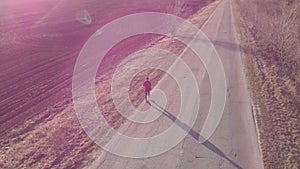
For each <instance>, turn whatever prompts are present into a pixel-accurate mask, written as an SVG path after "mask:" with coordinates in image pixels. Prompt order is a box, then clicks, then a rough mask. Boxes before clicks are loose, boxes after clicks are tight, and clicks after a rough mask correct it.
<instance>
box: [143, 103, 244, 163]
mask: <svg viewBox="0 0 300 169" xmlns="http://www.w3.org/2000/svg"><path fill="white" fill-rule="evenodd" d="M146 103H147V104H149V105H150V106H151V107H153V108H154V109H156V110H157V111H159V112H161V113H162V114H163V115H165V116H166V117H168V118H169V119H171V120H172V121H173V122H174V123H175V124H176V125H178V126H179V127H180V128H182V129H183V130H185V131H186V132H187V133H189V135H190V136H192V137H193V138H194V139H196V140H197V141H199V140H202V139H203V137H202V136H201V135H200V134H199V133H197V132H196V131H195V130H193V129H192V128H191V127H190V126H188V125H187V124H185V123H183V122H181V121H180V120H179V119H177V118H176V117H175V116H174V115H173V114H171V113H170V112H168V111H167V110H165V109H164V108H162V107H161V106H160V105H159V104H157V103H156V102H155V101H154V100H150V101H149V100H148V101H147V102H146ZM202 144H203V145H204V146H205V147H206V148H208V149H209V150H211V151H213V152H214V153H216V154H218V155H220V156H221V157H223V158H224V159H226V160H227V161H228V162H230V163H231V164H232V165H234V166H235V167H236V168H238V169H242V167H240V166H239V165H238V164H236V163H235V162H234V161H232V160H231V159H229V158H228V157H227V156H226V155H225V154H224V153H223V152H222V151H221V150H220V149H219V148H218V147H216V146H215V145H214V144H212V143H211V142H209V141H208V140H206V141H205V142H204V143H202Z"/></svg>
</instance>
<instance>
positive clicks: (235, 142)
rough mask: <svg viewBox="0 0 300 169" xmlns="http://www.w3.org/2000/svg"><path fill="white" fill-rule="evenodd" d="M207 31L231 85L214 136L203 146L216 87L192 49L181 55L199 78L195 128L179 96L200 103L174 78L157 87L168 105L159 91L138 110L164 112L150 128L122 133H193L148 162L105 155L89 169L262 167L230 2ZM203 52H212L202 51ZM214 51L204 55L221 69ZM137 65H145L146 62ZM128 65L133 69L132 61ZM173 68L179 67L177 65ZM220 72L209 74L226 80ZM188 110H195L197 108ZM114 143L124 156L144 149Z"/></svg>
mask: <svg viewBox="0 0 300 169" xmlns="http://www.w3.org/2000/svg"><path fill="white" fill-rule="evenodd" d="M202 31H203V32H204V33H205V34H206V35H207V37H208V38H209V39H210V40H211V42H212V43H213V44H214V45H215V48H216V50H217V52H218V54H219V57H220V59H221V61H222V63H223V66H224V71H225V77H226V86H227V88H226V91H227V95H226V103H225V108H224V113H223V116H222V118H221V121H220V123H219V124H218V126H217V128H216V130H215V131H214V132H213V134H212V136H211V137H209V139H208V140H207V141H206V142H204V143H202V142H201V131H202V130H203V127H206V126H205V119H206V118H207V117H208V112H209V111H208V110H209V106H210V104H212V103H211V99H212V92H211V89H212V86H213V84H211V83H210V78H209V77H208V74H207V71H205V69H204V68H203V64H202V63H201V62H200V63H199V61H197V60H194V59H195V57H194V56H193V53H192V52H191V51H189V50H184V52H183V53H182V54H181V55H180V56H181V58H182V59H183V60H184V61H185V62H186V63H187V64H188V65H189V67H190V68H191V69H192V70H193V72H194V73H195V74H196V79H197V82H198V83H199V84H200V85H199V89H200V98H201V99H200V109H199V112H198V117H197V119H196V123H195V125H194V126H188V125H186V123H185V122H183V121H182V120H181V119H180V117H178V116H177V115H178V112H179V110H178V107H176V106H177V105H178V100H180V98H182V99H184V100H185V101H187V102H193V101H194V104H197V101H196V102H195V100H197V98H196V97H194V96H193V95H189V96H185V97H181V96H180V91H179V89H178V86H177V85H175V84H174V81H172V78H170V77H165V78H163V79H162V80H161V81H160V82H159V83H158V85H157V86H156V87H155V89H159V90H160V91H163V92H164V93H165V96H166V98H165V99H166V100H167V102H168V103H167V106H164V105H165V104H166V103H165V101H166V100H164V99H161V98H162V97H164V96H163V95H162V94H161V93H159V92H157V91H155V92H154V93H156V94H154V96H153V97H152V98H151V101H150V103H149V105H147V104H146V103H145V102H144V103H142V104H141V105H140V107H139V108H140V109H143V108H144V109H145V107H146V108H149V107H150V109H151V108H152V109H153V111H157V112H159V113H160V114H161V116H160V117H159V118H158V119H156V120H155V121H153V122H152V123H150V124H147V125H145V124H132V123H131V122H128V123H127V124H124V125H123V126H122V127H121V129H120V130H121V131H122V132H123V133H125V135H129V136H134V137H151V136H154V135H156V134H159V133H161V132H162V131H164V130H165V129H167V128H168V127H170V126H171V125H172V124H173V125H176V126H177V127H178V128H181V129H182V131H185V132H187V134H188V135H187V136H186V137H185V138H184V140H183V141H181V142H180V143H179V144H177V145H176V146H175V147H174V148H172V149H171V150H169V151H166V152H165V153H163V154H160V155H157V156H154V157H149V158H142V159H132V158H125V157H120V156H117V155H113V154H111V153H104V154H102V155H101V156H100V157H99V158H98V159H97V160H96V161H95V162H94V163H92V164H91V165H90V166H89V167H90V168H101V169H106V168H118V169H125V168H130V169H133V168H134V169H152V168H153V169H154V168H170V169H171V168H174V169H175V168H180V169H193V168H195V169H196V168H197V169H198V168H226V169H227V168H233V169H234V168H246V169H247V168H249V169H260V168H262V161H261V156H260V151H259V147H258V140H257V135H256V131H255V124H254V120H253V116H252V112H251V111H252V110H251V103H250V100H249V96H248V92H247V88H246V81H245V78H244V73H243V68H242V59H241V56H240V51H239V45H238V41H237V37H236V32H235V28H234V21H233V17H232V11H231V6H230V1H229V0H223V1H222V2H221V4H220V5H219V6H218V8H217V9H216V11H215V12H214V14H213V15H212V16H211V17H210V19H209V20H208V21H207V23H206V24H205V25H204V26H203V27H202ZM192 40H194V41H196V43H208V42H206V41H205V40H203V39H192ZM201 47H203V48H204V47H205V45H204V46H203V45H199V48H201ZM202 51H207V50H205V49H203V50H202ZM211 53H212V52H211V51H207V52H205V53H203V55H204V58H205V57H206V59H207V64H208V65H209V66H211V67H212V68H215V69H216V66H219V65H218V64H217V63H216V60H214V59H211V58H210V56H211V55H212V54H211ZM204 60H205V59H204ZM138 62H139V63H143V62H142V61H138ZM149 62H151V61H149V60H148V64H149ZM204 62H205V61H204ZM128 64H129V65H130V63H128ZM173 66H174V67H176V66H177V65H176V63H174V64H173ZM173 71H174V70H173ZM216 73H217V72H215V73H212V74H210V75H212V76H216V78H217V79H215V81H214V82H217V81H218V80H222V78H221V76H218V75H217V74H216ZM177 74H180V75H181V76H180V75H179V76H180V78H179V79H176V80H178V81H183V82H186V83H191V81H186V79H185V78H187V75H186V72H185V71H179V72H177ZM218 85H219V89H217V91H218V90H222V86H221V85H222V83H221V82H220V83H219V84H217V86H218ZM181 106H182V105H181ZM212 106H214V105H212ZM189 110H190V111H193V106H191V107H190V109H189ZM148 113H149V112H148ZM185 113H187V112H185ZM144 118H145V119H146V118H147V116H144ZM133 119H134V118H133ZM122 128H123V129H122ZM174 135H176V134H174ZM169 139H176V137H174V138H173V137H170V138H168V139H165V140H164V142H165V144H164V145H165V146H167V145H169V144H171V143H170V142H171V141H170V140H169ZM110 144H111V146H112V147H118V149H119V151H120V152H130V151H133V152H135V153H138V151H139V146H141V145H137V144H135V143H130V142H122V141H120V136H115V137H113V138H112V140H111V141H110ZM157 146H158V145H157ZM154 148H155V147H154ZM152 149H153V147H148V148H145V150H144V151H146V152H149V151H153V150H152Z"/></svg>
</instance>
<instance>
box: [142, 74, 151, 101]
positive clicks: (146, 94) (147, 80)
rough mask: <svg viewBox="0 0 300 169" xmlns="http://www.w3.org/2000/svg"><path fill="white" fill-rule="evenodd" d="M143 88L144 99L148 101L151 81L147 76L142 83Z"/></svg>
mask: <svg viewBox="0 0 300 169" xmlns="http://www.w3.org/2000/svg"><path fill="white" fill-rule="evenodd" d="M143 86H144V88H145V100H146V102H148V97H149V98H150V91H151V82H150V81H149V77H146V81H145V82H144V84H143Z"/></svg>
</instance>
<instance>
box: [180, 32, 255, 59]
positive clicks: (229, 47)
mask: <svg viewBox="0 0 300 169" xmlns="http://www.w3.org/2000/svg"><path fill="white" fill-rule="evenodd" d="M176 37H180V38H182V39H188V40H189V41H191V40H196V41H201V42H203V43H206V44H211V43H212V44H213V45H214V47H216V48H223V49H227V50H230V51H238V52H241V53H245V54H250V56H251V55H252V53H251V51H250V50H249V49H247V48H245V47H243V46H241V45H240V44H236V43H234V42H225V41H214V40H207V39H202V38H201V39H200V38H195V37H189V36H187V37H184V36H176Z"/></svg>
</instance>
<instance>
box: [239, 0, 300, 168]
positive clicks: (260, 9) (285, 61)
mask: <svg viewBox="0 0 300 169" xmlns="http://www.w3.org/2000/svg"><path fill="white" fill-rule="evenodd" d="M233 10H234V15H235V20H236V27H237V31H238V33H239V34H240V40H241V50H242V52H243V57H244V65H245V68H246V75H247V81H248V87H249V89H250V94H251V97H252V101H253V110H254V113H255V120H256V123H257V128H258V131H259V132H258V133H259V141H260V148H261V151H262V156H263V162H264V167H265V168H267V169H277V168H278V169H279V168H280V169H281V168H289V169H298V168H300V160H299V159H300V76H299V75H300V26H299V25H300V2H299V1H297V0H285V1H277V0H265V1H261V0H247V1H246V0H243V1H242V0H234V1H233Z"/></svg>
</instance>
